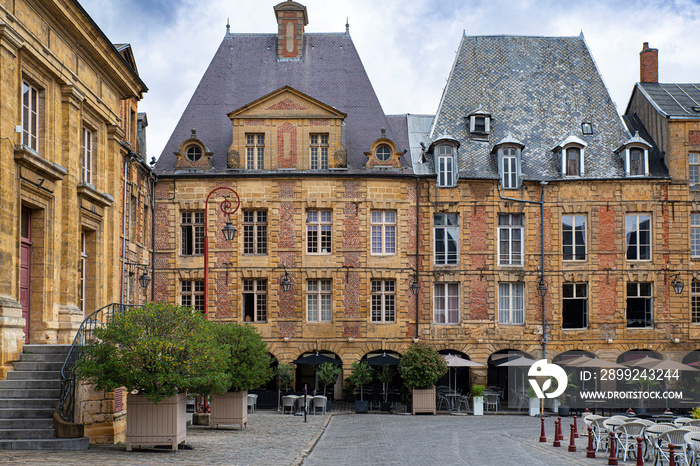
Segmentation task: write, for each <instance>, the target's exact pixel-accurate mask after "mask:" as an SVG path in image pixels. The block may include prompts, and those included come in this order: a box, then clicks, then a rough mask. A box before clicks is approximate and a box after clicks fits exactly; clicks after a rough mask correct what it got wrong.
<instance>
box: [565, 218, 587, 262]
mask: <svg viewBox="0 0 700 466" xmlns="http://www.w3.org/2000/svg"><path fill="white" fill-rule="evenodd" d="M561 233H562V248H563V250H562V254H563V259H564V260H565V261H585V260H586V216H585V215H562V217H561Z"/></svg>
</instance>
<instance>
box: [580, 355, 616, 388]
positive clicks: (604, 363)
mask: <svg viewBox="0 0 700 466" xmlns="http://www.w3.org/2000/svg"><path fill="white" fill-rule="evenodd" d="M589 359H590V361H584V362H582V363H580V364H577V365H576V366H575V367H591V368H595V369H626V368H627V367H626V366H623V365H622V364H618V363H616V362H611V361H608V360H607V359H600V358H599V357H598V356H596V357H595V358H589ZM594 389H595V390H596V391H598V375H597V373H596V377H595V382H594Z"/></svg>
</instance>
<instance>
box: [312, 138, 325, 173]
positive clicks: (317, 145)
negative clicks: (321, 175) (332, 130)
mask: <svg viewBox="0 0 700 466" xmlns="http://www.w3.org/2000/svg"><path fill="white" fill-rule="evenodd" d="M309 139H310V144H309V150H310V156H311V160H310V161H311V164H310V167H311V170H319V169H320V170H328V134H311V135H309Z"/></svg>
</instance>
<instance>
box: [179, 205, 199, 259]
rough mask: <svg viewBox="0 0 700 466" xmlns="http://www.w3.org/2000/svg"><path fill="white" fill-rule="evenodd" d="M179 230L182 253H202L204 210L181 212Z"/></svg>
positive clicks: (187, 254) (186, 254)
mask: <svg viewBox="0 0 700 466" xmlns="http://www.w3.org/2000/svg"><path fill="white" fill-rule="evenodd" d="M180 231H181V233H182V249H181V253H182V255H185V256H192V255H196V254H204V212H182V222H181V224H180Z"/></svg>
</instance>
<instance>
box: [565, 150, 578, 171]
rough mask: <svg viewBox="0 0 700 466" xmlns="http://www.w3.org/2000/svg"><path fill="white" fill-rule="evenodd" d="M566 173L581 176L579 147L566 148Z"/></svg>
mask: <svg viewBox="0 0 700 466" xmlns="http://www.w3.org/2000/svg"><path fill="white" fill-rule="evenodd" d="M566 175H567V176H581V149H579V148H578V147H569V148H567V149H566Z"/></svg>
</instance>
